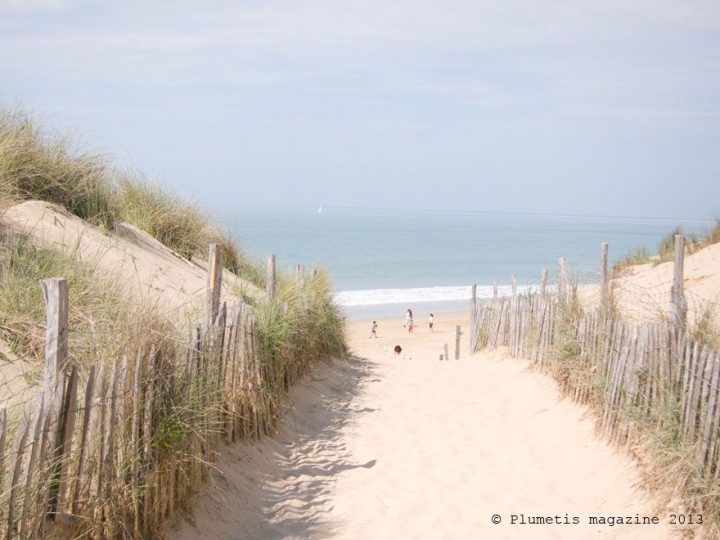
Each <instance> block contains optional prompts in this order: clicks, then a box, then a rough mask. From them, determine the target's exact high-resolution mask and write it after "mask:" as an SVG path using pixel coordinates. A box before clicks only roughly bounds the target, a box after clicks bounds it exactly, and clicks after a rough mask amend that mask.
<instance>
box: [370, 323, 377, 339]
mask: <svg viewBox="0 0 720 540" xmlns="http://www.w3.org/2000/svg"><path fill="white" fill-rule="evenodd" d="M377 327H378V325H377V321H373V323H372V330H370V339H372V338H376V337H377Z"/></svg>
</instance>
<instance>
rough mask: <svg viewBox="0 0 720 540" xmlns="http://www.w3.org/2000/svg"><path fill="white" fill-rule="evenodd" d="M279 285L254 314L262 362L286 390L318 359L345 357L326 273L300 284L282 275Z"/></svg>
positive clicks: (338, 315)
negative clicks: (291, 381)
mask: <svg viewBox="0 0 720 540" xmlns="http://www.w3.org/2000/svg"><path fill="white" fill-rule="evenodd" d="M279 285H280V286H279V290H278V294H277V295H276V297H275V299H274V300H273V301H263V302H260V303H259V304H258V305H257V306H256V307H255V311H256V315H257V322H258V334H259V336H258V337H259V340H258V341H259V345H260V353H261V357H262V358H263V362H264V363H265V365H266V369H268V370H269V371H270V372H274V373H275V374H276V375H277V377H275V380H280V381H283V386H285V387H287V386H288V385H287V381H288V380H291V379H295V378H297V377H298V376H300V375H302V374H303V373H304V372H306V371H307V369H308V368H309V367H310V366H311V364H312V363H313V362H314V361H315V360H317V359H318V358H323V357H327V356H337V357H342V356H344V355H345V354H346V352H347V351H346V347H345V341H344V339H345V338H344V335H345V320H344V317H343V316H342V314H341V313H340V311H339V309H338V307H337V306H336V305H335V304H334V303H333V295H332V288H331V285H330V281H329V279H328V276H327V274H326V273H324V272H321V271H318V272H315V273H314V274H313V275H312V276H311V277H310V278H309V279H308V280H306V282H305V283H304V284H302V285H301V284H299V283H297V282H295V281H294V280H291V279H290V278H289V277H287V276H283V277H282V278H281V279H280V280H279Z"/></svg>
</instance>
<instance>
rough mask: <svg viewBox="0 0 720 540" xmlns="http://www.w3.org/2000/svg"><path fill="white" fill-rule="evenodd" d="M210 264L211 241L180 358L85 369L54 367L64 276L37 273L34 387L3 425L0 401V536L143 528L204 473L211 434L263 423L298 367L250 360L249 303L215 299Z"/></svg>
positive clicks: (93, 534) (62, 346)
mask: <svg viewBox="0 0 720 540" xmlns="http://www.w3.org/2000/svg"><path fill="white" fill-rule="evenodd" d="M222 266H223V265H222V250H221V248H220V246H211V249H210V264H209V265H208V268H209V272H208V300H207V305H208V308H207V314H208V317H207V322H205V323H203V324H200V325H197V326H196V327H195V329H194V331H193V333H192V337H191V339H190V340H189V342H188V343H187V345H185V346H184V347H185V355H184V361H181V362H178V361H177V359H176V357H173V358H168V357H167V355H163V354H162V351H160V350H157V349H155V348H153V349H151V350H137V351H133V352H132V353H128V355H126V356H123V357H122V358H118V359H106V360H105V361H103V362H101V363H100V364H99V365H98V366H96V367H92V368H90V369H89V372H87V373H80V371H79V369H78V367H77V366H74V367H72V368H69V367H68V366H67V365H66V358H67V333H68V328H67V304H68V297H67V285H66V283H65V281H64V280H63V279H58V278H55V279H50V280H45V281H44V282H43V288H44V292H45V299H46V305H47V341H46V343H47V347H46V373H45V379H44V385H43V389H42V391H41V393H40V395H39V396H38V398H37V400H36V401H35V402H33V403H30V404H28V405H27V406H26V408H25V410H24V411H22V413H21V415H20V418H19V422H18V423H14V424H13V428H12V430H11V429H10V427H9V426H10V423H11V422H10V418H9V415H8V413H7V411H4V410H2V411H0V538H5V539H10V538H21V539H31V538H32V539H34V538H41V537H45V536H47V535H49V534H50V533H51V532H54V533H55V534H58V533H59V534H60V536H64V535H67V536H68V537H72V536H73V535H77V534H82V535H83V536H85V537H88V538H97V539H100V538H148V537H153V536H154V535H155V534H156V533H157V531H158V530H159V529H160V527H161V524H162V522H163V520H164V519H165V518H166V517H167V516H169V515H171V514H173V513H174V512H175V509H176V508H177V507H178V506H179V505H183V504H185V503H186V502H187V500H188V498H189V496H190V495H191V494H192V493H193V492H195V491H197V487H198V486H199V485H200V484H201V483H202V482H203V481H204V480H205V479H206V477H207V476H208V471H209V464H210V463H211V462H212V461H213V450H214V449H215V448H216V447H217V446H218V445H219V444H220V442H221V441H223V440H224V441H233V440H235V439H237V438H239V437H260V436H262V435H263V434H269V433H270V431H271V428H272V425H273V422H274V421H275V420H276V418H277V417H278V404H277V403H276V399H275V397H276V395H277V394H276V393H274V392H273V390H274V389H276V388H278V387H282V388H287V386H288V385H289V384H292V382H293V381H294V380H295V379H296V378H297V377H298V376H299V375H300V374H299V373H297V370H294V369H292V368H291V367H289V366H273V367H271V366H270V365H269V363H267V362H262V361H261V360H262V359H261V357H260V353H259V347H258V334H257V324H256V320H255V315H254V314H253V311H252V309H251V308H250V307H249V306H247V305H245V304H242V303H237V304H234V305H227V304H225V303H223V304H221V303H220V287H221V279H222ZM269 271H272V273H273V276H274V260H273V261H272V264H271V268H269ZM273 292H274V291H273ZM81 379H82V384H81ZM10 443H11V444H10ZM53 529H56V530H55V531H53ZM61 531H64V532H61Z"/></svg>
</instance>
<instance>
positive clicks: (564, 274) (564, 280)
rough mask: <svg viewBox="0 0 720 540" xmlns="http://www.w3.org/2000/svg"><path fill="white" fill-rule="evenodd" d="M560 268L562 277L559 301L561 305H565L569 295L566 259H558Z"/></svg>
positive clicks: (560, 279)
mask: <svg viewBox="0 0 720 540" xmlns="http://www.w3.org/2000/svg"><path fill="white" fill-rule="evenodd" d="M558 267H559V269H560V275H559V278H558V300H559V301H560V304H561V305H565V303H566V302H567V294H568V290H567V289H568V282H567V259H566V258H565V257H560V258H559V259H558Z"/></svg>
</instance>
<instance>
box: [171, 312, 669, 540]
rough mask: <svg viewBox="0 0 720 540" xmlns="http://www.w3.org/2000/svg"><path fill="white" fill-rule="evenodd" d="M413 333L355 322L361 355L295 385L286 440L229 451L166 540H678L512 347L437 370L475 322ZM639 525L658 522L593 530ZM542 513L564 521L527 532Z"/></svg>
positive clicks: (627, 473)
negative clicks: (461, 331) (623, 521)
mask: <svg viewBox="0 0 720 540" xmlns="http://www.w3.org/2000/svg"><path fill="white" fill-rule="evenodd" d="M416 321H417V324H418V327H417V328H416V332H415V334H414V335H412V336H410V335H408V333H407V331H406V330H405V329H404V328H403V326H402V323H403V318H402V314H401V315H400V316H399V317H398V318H396V319H391V320H379V321H378V323H379V328H378V337H377V338H376V339H371V338H369V334H370V328H371V321H362V322H356V323H352V324H351V325H350V327H349V342H350V345H351V349H352V352H353V356H352V357H351V358H350V359H349V360H348V361H347V362H346V361H340V360H337V361H335V362H334V363H332V364H328V365H323V366H321V367H319V368H318V369H317V370H315V371H314V373H313V374H312V376H311V377H310V378H309V379H308V380H307V381H305V382H304V383H303V384H301V385H298V386H297V387H295V388H293V389H292V391H291V395H290V402H291V403H292V405H291V406H289V410H288V411H287V413H286V417H285V420H284V421H283V422H282V426H281V428H280V430H279V432H278V434H277V435H276V436H275V437H273V438H272V439H269V440H265V441H262V442H259V443H251V444H241V445H237V446H235V447H231V448H225V449H223V450H221V455H220V456H219V461H218V464H217V465H218V469H217V472H216V473H215V475H214V481H213V482H211V485H210V486H209V488H207V490H206V491H205V492H204V493H203V494H201V495H200V496H199V498H198V501H197V505H196V508H195V512H194V513H193V516H192V517H191V518H190V520H189V521H188V522H186V523H183V524H181V525H180V526H179V528H178V529H177V530H174V531H172V532H170V533H169V535H168V537H169V538H174V539H190V538H197V537H199V536H198V535H200V534H201V535H202V537H204V538H228V539H229V538H348V539H349V538H354V539H357V538H541V539H545V538H548V539H549V538H568V539H570V538H590V537H599V538H637V539H640V538H647V539H659V538H671V537H673V535H672V530H671V529H670V527H669V526H668V525H667V514H665V513H663V512H660V511H658V510H657V509H656V508H654V505H653V501H652V500H651V499H650V498H649V497H648V496H647V494H645V493H644V492H642V491H641V490H639V489H638V487H637V486H638V483H639V473H638V470H637V469H636V467H635V466H634V464H633V463H632V461H631V460H630V459H629V458H628V457H627V456H626V455H625V454H622V453H621V452H618V451H615V450H614V449H613V448H612V447H610V446H608V445H607V444H606V443H605V442H603V441H601V440H600V439H599V438H597V437H596V436H595V434H594V431H593V429H594V426H593V422H592V420H591V419H590V418H587V417H585V414H584V411H583V409H582V408H580V407H578V406H576V405H574V404H572V403H570V402H568V401H567V400H561V399H560V398H559V395H558V392H557V390H556V388H555V383H554V382H553V381H552V380H551V379H550V378H549V377H547V376H545V375H542V374H539V373H535V372H532V371H530V370H529V369H528V367H527V364H526V363H525V362H523V361H520V360H514V359H511V358H509V357H508V356H506V355H505V354H504V353H503V352H502V351H498V352H496V353H492V354H475V355H473V356H468V353H467V341H466V339H465V338H466V336H462V341H461V358H460V360H457V361H456V360H450V361H443V362H440V361H439V359H438V358H439V354H440V352H441V350H442V347H443V345H444V343H448V344H449V346H450V350H451V351H452V350H453V344H454V337H453V333H454V328H455V325H456V324H459V325H461V327H462V328H467V327H468V320H467V316H466V315H464V314H456V315H452V316H440V317H436V321H435V332H433V333H430V332H429V331H428V329H427V323H426V321H425V319H424V317H422V319H421V318H420V317H419V316H418V315H417V314H416ZM396 344H400V345H401V346H402V347H403V353H402V354H401V356H400V357H399V358H398V357H396V356H394V354H393V352H392V349H393V347H394V346H395V345H396ZM451 357H452V352H451ZM495 515H497V516H500V519H501V522H500V523H499V524H494V523H493V522H492V519H493V516H495ZM635 515H639V516H641V517H642V516H655V515H657V516H658V517H659V518H660V522H661V524H658V525H615V526H613V527H610V526H608V525H589V524H588V520H589V518H590V517H591V516H633V517H634V516H635ZM513 516H515V517H514V518H513ZM537 516H543V517H544V518H545V519H546V520H547V517H548V516H551V517H552V518H553V521H559V524H557V523H553V524H535V525H530V524H524V525H523V524H521V522H522V521H523V519H524V520H525V522H526V523H527V522H528V521H530V519H531V518H533V517H537ZM574 518H578V520H579V524H573V523H572V522H573V519H574ZM495 519H496V520H497V517H496V518H495ZM513 519H514V520H515V521H516V523H515V524H512V523H511V521H512V520H513ZM568 522H569V523H568Z"/></svg>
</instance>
